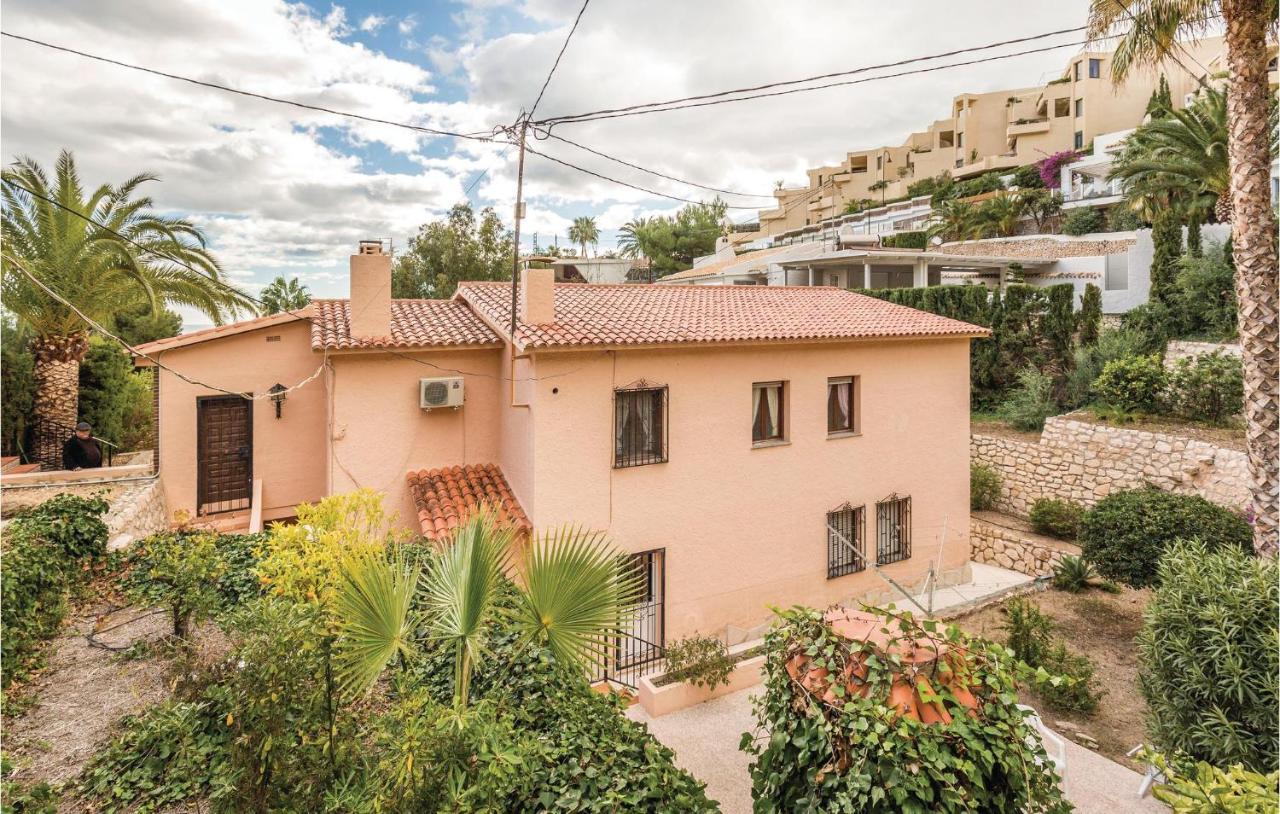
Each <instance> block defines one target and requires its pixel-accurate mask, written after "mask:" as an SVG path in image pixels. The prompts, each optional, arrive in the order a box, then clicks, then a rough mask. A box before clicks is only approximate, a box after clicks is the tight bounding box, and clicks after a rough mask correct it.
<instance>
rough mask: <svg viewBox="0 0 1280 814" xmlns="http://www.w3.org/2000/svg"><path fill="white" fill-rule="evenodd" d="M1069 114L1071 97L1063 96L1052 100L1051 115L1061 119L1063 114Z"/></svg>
mask: <svg viewBox="0 0 1280 814" xmlns="http://www.w3.org/2000/svg"><path fill="white" fill-rule="evenodd" d="M1070 115H1071V97H1069V96H1063V97H1062V98H1061V99H1054V100H1053V117H1054V118H1055V119H1061V118H1062V117H1063V116H1070Z"/></svg>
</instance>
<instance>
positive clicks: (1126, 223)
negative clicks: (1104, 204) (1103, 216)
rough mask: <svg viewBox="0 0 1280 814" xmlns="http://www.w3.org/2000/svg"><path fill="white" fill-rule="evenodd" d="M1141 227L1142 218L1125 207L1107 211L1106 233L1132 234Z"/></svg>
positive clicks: (1114, 207)
mask: <svg viewBox="0 0 1280 814" xmlns="http://www.w3.org/2000/svg"><path fill="white" fill-rule="evenodd" d="M1142 226H1143V223H1142V218H1140V217H1138V215H1137V213H1135V212H1134V211H1133V210H1132V209H1130V208H1129V207H1127V206H1113V207H1111V208H1110V209H1108V210H1107V231H1108V232H1132V231H1133V230H1135V229H1141V228H1142Z"/></svg>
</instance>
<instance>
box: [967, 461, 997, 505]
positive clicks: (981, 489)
mask: <svg viewBox="0 0 1280 814" xmlns="http://www.w3.org/2000/svg"><path fill="white" fill-rule="evenodd" d="M1000 481H1001V478H1000V473H999V472H997V471H995V470H994V469H992V468H991V467H989V466H987V465H986V464H978V463H970V464H969V508H970V509H972V510H973V511H975V512H981V511H987V510H989V509H994V508H995V505H996V501H997V500H999V499H1000Z"/></svg>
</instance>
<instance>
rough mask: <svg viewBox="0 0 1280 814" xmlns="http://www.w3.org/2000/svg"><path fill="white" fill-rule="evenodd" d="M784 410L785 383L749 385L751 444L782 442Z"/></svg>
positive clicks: (785, 406)
mask: <svg viewBox="0 0 1280 814" xmlns="http://www.w3.org/2000/svg"><path fill="white" fill-rule="evenodd" d="M786 409H787V387H786V382H757V383H756V384H753V385H751V441H752V443H755V444H760V443H766V442H769V441H781V440H783V438H784V437H785V433H786V424H785V418H786V416H785V415H784V413H785V412H786Z"/></svg>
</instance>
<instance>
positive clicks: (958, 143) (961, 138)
mask: <svg viewBox="0 0 1280 814" xmlns="http://www.w3.org/2000/svg"><path fill="white" fill-rule="evenodd" d="M956 146H957V147H963V146H964V133H956Z"/></svg>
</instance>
